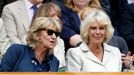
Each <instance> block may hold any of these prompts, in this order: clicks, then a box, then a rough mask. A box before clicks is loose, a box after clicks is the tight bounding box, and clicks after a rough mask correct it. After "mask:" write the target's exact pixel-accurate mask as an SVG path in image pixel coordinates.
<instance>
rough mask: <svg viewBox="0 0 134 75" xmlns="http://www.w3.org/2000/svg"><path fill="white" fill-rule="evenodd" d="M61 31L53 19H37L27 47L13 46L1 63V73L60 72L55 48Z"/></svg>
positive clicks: (58, 24) (29, 35)
mask: <svg viewBox="0 0 134 75" xmlns="http://www.w3.org/2000/svg"><path fill="white" fill-rule="evenodd" d="M60 31H61V24H60V23H59V22H58V21H57V20H55V19H53V18H46V17H40V18H37V19H35V21H34V22H33V23H32V27H31V28H30V30H29V32H28V36H27V45H22V44H13V45H11V46H10V47H9V49H8V50H7V52H6V54H5V56H4V57H3V59H2V61H1V64H0V71H30V72H31V71H45V72H49V71H50V72H53V71H58V67H59V61H58V59H57V58H56V57H55V56H54V55H53V48H54V47H55V45H56V41H57V39H56V38H57V37H58V35H59V32H60Z"/></svg>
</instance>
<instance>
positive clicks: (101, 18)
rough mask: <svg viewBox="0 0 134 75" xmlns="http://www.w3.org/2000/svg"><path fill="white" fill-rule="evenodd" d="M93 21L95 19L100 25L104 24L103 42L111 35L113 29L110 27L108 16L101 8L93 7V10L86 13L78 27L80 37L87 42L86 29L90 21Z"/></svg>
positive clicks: (87, 29)
mask: <svg viewBox="0 0 134 75" xmlns="http://www.w3.org/2000/svg"><path fill="white" fill-rule="evenodd" d="M95 21H97V22H98V23H99V24H100V25H104V26H106V36H105V38H104V41H103V42H108V41H109V39H111V37H112V35H113V32H114V29H113V27H112V24H111V21H110V18H109V16H108V15H107V14H106V13H105V12H104V11H103V10H99V9H96V10H95V9H94V11H92V12H90V14H88V16H87V17H86V18H85V19H84V20H83V23H82V25H81V29H80V31H81V33H80V35H81V38H82V39H83V41H84V42H85V43H87V44H88V42H89V41H90V40H89V37H88V31H89V28H90V26H91V25H92V23H93V22H95Z"/></svg>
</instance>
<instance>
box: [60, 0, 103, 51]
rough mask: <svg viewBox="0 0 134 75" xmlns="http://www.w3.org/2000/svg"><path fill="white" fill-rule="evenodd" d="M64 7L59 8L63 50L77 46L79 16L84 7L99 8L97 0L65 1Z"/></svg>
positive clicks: (79, 39) (78, 40)
mask: <svg viewBox="0 0 134 75" xmlns="http://www.w3.org/2000/svg"><path fill="white" fill-rule="evenodd" d="M65 3H66V7H61V10H62V16H61V18H62V21H63V29H62V32H61V38H63V40H64V42H65V50H66V51H67V49H68V48H70V47H75V46H77V45H78V44H79V43H80V42H81V41H82V39H81V37H80V24H81V19H80V14H81V12H82V10H83V9H84V8H85V7H90V8H101V6H100V2H99V0H65Z"/></svg>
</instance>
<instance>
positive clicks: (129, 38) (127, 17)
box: [118, 0, 134, 54]
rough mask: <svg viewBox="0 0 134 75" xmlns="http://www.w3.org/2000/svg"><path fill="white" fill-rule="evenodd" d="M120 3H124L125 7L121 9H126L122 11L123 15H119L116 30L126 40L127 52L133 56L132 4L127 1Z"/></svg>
mask: <svg viewBox="0 0 134 75" xmlns="http://www.w3.org/2000/svg"><path fill="white" fill-rule="evenodd" d="M121 1H125V3H126V5H124V6H122V8H123V7H125V8H126V9H124V10H123V13H122V12H121V13H120V14H121V15H122V16H121V18H120V20H119V28H118V30H119V34H120V36H122V37H123V38H124V39H125V40H126V42H127V44H128V48H129V50H130V51H131V53H132V54H134V12H133V6H134V2H133V3H131V2H127V0H121ZM128 1H133V0H128ZM127 3H128V4H127Z"/></svg>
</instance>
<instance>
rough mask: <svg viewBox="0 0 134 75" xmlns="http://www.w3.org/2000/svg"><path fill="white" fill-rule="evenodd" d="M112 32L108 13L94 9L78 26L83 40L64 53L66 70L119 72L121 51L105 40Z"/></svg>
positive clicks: (108, 38)
mask: <svg viewBox="0 0 134 75" xmlns="http://www.w3.org/2000/svg"><path fill="white" fill-rule="evenodd" d="M113 32H114V29H113V27H112V25H111V21H110V19H109V17H108V15H107V14H106V13H105V12H104V11H103V10H100V9H94V10H93V11H92V12H91V13H90V14H89V15H88V16H87V17H86V18H85V19H84V20H83V23H82V25H81V28H80V35H81V38H82V40H83V42H82V43H81V44H80V45H79V46H78V47H75V48H70V49H69V50H68V51H67V54H66V66H67V72H121V68H122V61H121V53H120V51H119V49H118V48H117V47H114V46H110V45H108V44H107V43H106V42H108V40H110V38H111V37H112V35H113Z"/></svg>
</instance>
